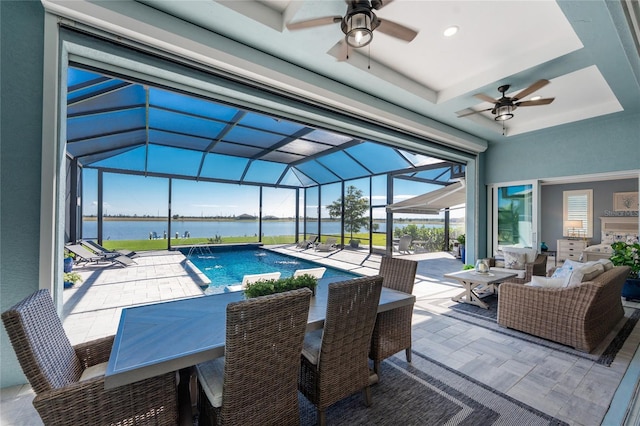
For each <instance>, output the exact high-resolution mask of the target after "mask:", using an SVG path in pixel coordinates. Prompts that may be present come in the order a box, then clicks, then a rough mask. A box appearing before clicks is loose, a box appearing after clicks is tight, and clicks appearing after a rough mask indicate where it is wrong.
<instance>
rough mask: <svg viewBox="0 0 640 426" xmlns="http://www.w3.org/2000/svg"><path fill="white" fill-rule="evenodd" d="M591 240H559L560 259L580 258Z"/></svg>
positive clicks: (576, 259)
mask: <svg viewBox="0 0 640 426" xmlns="http://www.w3.org/2000/svg"><path fill="white" fill-rule="evenodd" d="M589 242H590V240H558V250H557V251H558V260H567V259H571V260H575V261H578V260H580V255H581V254H582V250H584V249H585V248H587V246H588V245H589Z"/></svg>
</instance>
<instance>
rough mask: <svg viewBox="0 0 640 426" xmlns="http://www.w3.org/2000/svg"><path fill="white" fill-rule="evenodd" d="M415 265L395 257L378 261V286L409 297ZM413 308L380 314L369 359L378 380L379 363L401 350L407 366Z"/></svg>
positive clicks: (374, 330)
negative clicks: (379, 278)
mask: <svg viewBox="0 0 640 426" xmlns="http://www.w3.org/2000/svg"><path fill="white" fill-rule="evenodd" d="M417 268H418V262H416V261H415V260H409V259H401V258H398V257H388V256H385V257H383V258H382V261H381V263H380V272H379V275H381V276H382V277H383V280H382V285H383V286H384V287H387V288H390V289H392V290H398V291H402V292H403V293H408V294H412V293H413V284H414V283H415V281H416V270H417ZM412 315H413V304H412V305H409V306H402V307H399V308H395V309H392V310H390V311H386V312H380V313H379V314H378V317H377V319H376V326H375V328H374V329H373V335H372V337H371V350H370V352H369V358H371V359H372V360H373V370H374V372H375V373H376V374H377V375H378V376H380V363H381V362H382V361H383V360H384V359H386V358H388V357H390V356H391V355H393V354H395V353H397V352H400V351H401V350H403V349H404V351H405V355H406V357H407V362H411V316H412Z"/></svg>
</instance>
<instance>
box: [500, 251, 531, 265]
mask: <svg viewBox="0 0 640 426" xmlns="http://www.w3.org/2000/svg"><path fill="white" fill-rule="evenodd" d="M502 252H503V253H504V267H505V268H507V269H524V264H525V261H526V256H525V254H524V253H517V252H513V251H510V250H503V251H502Z"/></svg>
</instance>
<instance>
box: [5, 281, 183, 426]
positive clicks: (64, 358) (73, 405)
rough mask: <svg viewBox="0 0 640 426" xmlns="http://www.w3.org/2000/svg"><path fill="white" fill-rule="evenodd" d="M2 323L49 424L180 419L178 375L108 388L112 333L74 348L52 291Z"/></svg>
mask: <svg viewBox="0 0 640 426" xmlns="http://www.w3.org/2000/svg"><path fill="white" fill-rule="evenodd" d="M2 322H3V323H4V327H5V329H6V330H7V334H8V335H9V339H10V341H11V345H12V346H13V348H14V350H15V352H16V355H17V357H18V361H19V362H20V366H21V367H22V371H23V372H24V374H25V376H26V377H27V379H28V380H29V383H30V384H31V387H32V388H33V390H34V391H35V393H36V397H35V398H34V400H33V405H34V407H35V408H36V410H37V411H38V414H39V415H40V418H41V419H42V421H43V423H44V424H45V425H80V424H95V425H110V424H120V425H124V424H131V425H133V424H135V425H171V426H175V425H176V424H177V423H178V393H177V387H176V375H175V373H169V374H165V375H162V376H157V377H153V378H151V379H146V380H142V381H139V382H136V383H133V384H130V385H124V386H120V387H117V388H114V389H109V390H106V389H105V388H104V371H105V370H106V363H107V361H108V359H109V354H110V352H111V345H112V343H113V336H111V337H106V338H102V339H98V340H94V341H91V342H86V343H82V344H79V345H76V346H71V343H70V342H69V339H68V337H67V335H66V334H65V331H64V328H63V327H62V321H60V317H58V314H57V313H56V310H55V307H54V304H53V300H52V299H51V295H50V293H49V291H48V290H46V289H43V290H39V291H37V292H35V293H33V294H32V295H30V296H28V297H27V298H25V299H24V300H23V301H21V302H19V303H18V304H16V305H15V306H13V307H12V308H10V309H8V310H7V311H5V312H3V313H2Z"/></svg>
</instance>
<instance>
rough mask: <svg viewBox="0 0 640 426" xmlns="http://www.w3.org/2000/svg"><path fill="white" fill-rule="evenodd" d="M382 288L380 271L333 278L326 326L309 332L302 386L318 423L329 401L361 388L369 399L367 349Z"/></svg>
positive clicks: (321, 421) (303, 358)
mask: <svg viewBox="0 0 640 426" xmlns="http://www.w3.org/2000/svg"><path fill="white" fill-rule="evenodd" d="M381 290H382V277H381V276H379V275H376V276H373V277H363V278H356V279H352V280H348V281H342V282H338V283H332V284H329V290H328V292H329V293H328V299H327V315H326V319H325V323H324V328H323V329H321V330H316V331H313V332H310V333H307V335H306V336H305V339H304V347H303V349H302V357H301V359H302V363H301V364H302V365H301V369H300V380H299V382H298V387H299V389H300V391H301V392H302V393H303V394H304V395H305V396H306V397H307V399H308V400H309V401H311V403H313V404H314V405H315V406H316V410H317V416H318V417H317V422H318V424H320V425H324V424H325V421H326V419H325V410H326V409H327V408H328V407H329V406H330V405H332V404H334V403H335V402H338V401H340V400H341V399H343V398H346V397H347V396H349V395H352V394H353V393H355V392H357V391H363V394H364V398H365V403H366V405H367V406H369V405H371V393H370V390H369V359H368V354H369V347H370V345H371V333H372V332H373V327H374V325H375V320H376V312H377V309H378V303H379V301H380V292H381Z"/></svg>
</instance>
